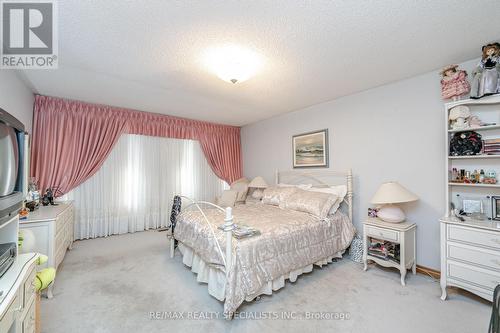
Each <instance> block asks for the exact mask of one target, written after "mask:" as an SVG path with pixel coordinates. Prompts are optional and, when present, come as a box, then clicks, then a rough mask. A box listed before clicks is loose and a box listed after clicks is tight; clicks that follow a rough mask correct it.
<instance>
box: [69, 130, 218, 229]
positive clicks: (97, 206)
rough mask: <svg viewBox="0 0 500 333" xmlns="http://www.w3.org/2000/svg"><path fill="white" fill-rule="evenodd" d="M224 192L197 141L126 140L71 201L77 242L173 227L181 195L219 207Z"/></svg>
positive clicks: (124, 137) (123, 138)
mask: <svg viewBox="0 0 500 333" xmlns="http://www.w3.org/2000/svg"><path fill="white" fill-rule="evenodd" d="M224 186H225V183H224V182H223V181H222V180H220V179H219V178H218V177H217V176H215V174H214V173H213V171H212V169H211V168H210V166H209V165H208V163H207V161H206V159H205V156H204V155H203V152H202V150H201V147H200V145H199V143H198V142H197V141H193V140H180V139H168V138H159V137H151V136H142V135H122V136H121V137H120V139H119V141H118V143H117V144H116V146H115V147H114V148H113V151H112V152H111V153H110V155H109V156H108V158H107V159H106V161H105V162H104V165H103V166H102V167H101V169H100V170H99V171H98V172H97V173H96V174H95V175H94V176H92V177H91V178H90V179H88V180H87V181H86V182H85V183H83V184H81V185H80V186H78V187H77V188H76V189H74V190H73V191H71V192H70V193H69V194H68V196H67V198H68V199H71V200H74V203H75V210H76V216H75V238H76V239H86V238H95V237H103V236H108V235H114V234H121V233H126V232H135V231H142V230H148V229H154V228H159V227H164V226H167V225H168V224H169V221H168V220H169V217H170V209H171V206H172V198H173V196H174V195H175V194H182V195H186V196H189V197H192V198H196V199H199V200H207V201H212V202H213V201H214V199H215V197H216V196H218V195H220V193H221V192H222V190H223V188H224Z"/></svg>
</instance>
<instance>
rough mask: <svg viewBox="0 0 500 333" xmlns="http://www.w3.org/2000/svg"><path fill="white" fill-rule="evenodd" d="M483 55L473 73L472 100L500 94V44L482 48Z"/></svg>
mask: <svg viewBox="0 0 500 333" xmlns="http://www.w3.org/2000/svg"><path fill="white" fill-rule="evenodd" d="M482 51H483V55H482V57H481V61H479V64H478V65H477V67H476V69H475V70H474V71H473V72H472V74H473V78H472V88H471V94H470V97H471V98H481V97H484V96H488V95H493V94H498V93H500V43H491V44H488V45H484V46H483V48H482Z"/></svg>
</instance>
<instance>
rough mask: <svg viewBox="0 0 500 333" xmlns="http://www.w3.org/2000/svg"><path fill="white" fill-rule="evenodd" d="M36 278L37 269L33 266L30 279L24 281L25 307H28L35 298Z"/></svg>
mask: <svg viewBox="0 0 500 333" xmlns="http://www.w3.org/2000/svg"><path fill="white" fill-rule="evenodd" d="M35 276H36V269H35V266H33V268H32V270H31V272H30V273H29V275H28V278H26V280H25V281H24V288H23V292H24V303H23V304H24V307H27V306H28V304H30V302H31V301H32V300H33V299H34V298H35V294H36V290H35Z"/></svg>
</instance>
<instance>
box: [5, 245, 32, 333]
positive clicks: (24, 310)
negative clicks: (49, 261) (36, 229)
mask: <svg viewBox="0 0 500 333" xmlns="http://www.w3.org/2000/svg"><path fill="white" fill-rule="evenodd" d="M37 258H38V254H36V253H25V254H20V255H19V256H18V257H17V259H16V261H15V262H14V263H13V264H12V266H11V267H10V268H9V270H8V271H7V272H6V273H5V275H4V276H2V278H1V279H0V293H1V295H0V332H1V333H7V332H8V333H35V323H36V311H35V298H36V291H35V281H34V280H35V275H36V260H37Z"/></svg>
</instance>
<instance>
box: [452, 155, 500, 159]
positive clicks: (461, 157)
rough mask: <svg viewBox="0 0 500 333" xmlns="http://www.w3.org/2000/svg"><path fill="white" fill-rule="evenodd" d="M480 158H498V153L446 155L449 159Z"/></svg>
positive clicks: (499, 156)
mask: <svg viewBox="0 0 500 333" xmlns="http://www.w3.org/2000/svg"><path fill="white" fill-rule="evenodd" d="M482 158H486V159H487V158H500V155H467V156H448V159H450V160H472V159H482Z"/></svg>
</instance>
